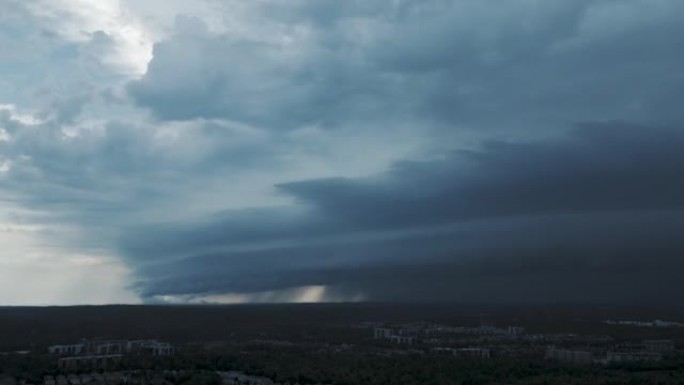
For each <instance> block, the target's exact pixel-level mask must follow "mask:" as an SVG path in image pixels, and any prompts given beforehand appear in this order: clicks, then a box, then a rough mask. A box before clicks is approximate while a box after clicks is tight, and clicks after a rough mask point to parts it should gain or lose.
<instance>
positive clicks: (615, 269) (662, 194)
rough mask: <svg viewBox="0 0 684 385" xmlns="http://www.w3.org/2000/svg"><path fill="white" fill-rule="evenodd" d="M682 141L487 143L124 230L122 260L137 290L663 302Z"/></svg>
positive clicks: (676, 264) (676, 137) (611, 127)
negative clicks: (287, 205)
mask: <svg viewBox="0 0 684 385" xmlns="http://www.w3.org/2000/svg"><path fill="white" fill-rule="evenodd" d="M682 146H684V135H683V134H682V132H681V131H679V130H673V129H662V128H647V127H642V126H635V125H629V124H624V123H606V124H585V125H581V126H580V127H578V128H576V129H574V130H572V131H571V132H570V133H569V135H567V136H566V137H564V138H562V139H556V140H548V141H536V142H523V143H505V142H487V143H484V144H483V145H482V147H481V148H480V149H478V150H475V151H465V152H454V153H450V154H447V155H446V156H445V157H444V158H443V159H440V160H435V161H427V162H404V163H399V164H397V165H395V167H394V168H393V169H392V170H390V171H388V172H386V173H383V174H381V175H377V176H375V177H370V178H363V179H321V180H311V181H303V182H296V183H289V184H285V185H282V186H281V190H282V191H283V193H286V194H288V195H291V196H294V197H295V198H297V200H298V201H299V202H300V204H301V206H302V208H301V209H300V210H274V209H271V210H258V211H243V212H230V213H225V214H224V215H221V216H219V217H217V218H213V219H210V220H207V221H204V222H203V223H199V224H191V225H190V224H181V225H172V224H169V225H165V226H159V227H149V228H140V229H135V230H134V231H131V232H130V233H128V234H127V236H125V237H124V238H123V239H122V243H121V247H122V253H123V254H124V255H126V256H127V257H128V258H130V261H131V263H132V264H133V265H134V266H137V268H138V273H139V274H140V278H141V281H140V286H139V289H140V290H141V293H142V294H143V295H145V296H150V297H153V296H160V295H183V294H194V295H209V294H217V293H244V292H247V293H249V292H260V291H274V290H281V289H287V288H292V287H301V286H312V285H323V286H328V287H330V293H332V294H331V295H335V296H339V297H344V296H345V295H347V296H348V297H353V296H355V295H358V294H359V293H362V294H363V295H364V296H365V297H366V298H369V299H379V300H387V299H404V300H405V299H412V300H419V299H422V300H428V299H442V300H444V299H451V300H455V299H458V300H468V299H471V300H487V299H492V300H497V301H526V300H530V301H540V300H554V299H556V300H576V301H580V300H589V301H610V300H619V301H627V300H629V299H630V298H631V299H634V300H635V301H636V300H638V301H643V300H655V299H658V298H659V299H660V300H664V301H665V300H672V299H673V298H675V296H674V295H672V294H667V293H673V292H671V291H669V290H672V287H671V286H669V285H673V284H675V282H677V280H676V279H675V278H676V277H675V276H673V275H672V274H671V272H672V271H673V269H677V268H681V267H682V261H681V260H680V258H679V256H680V255H681V252H682V251H684V244H682V242H681V240H680V239H679V238H680V237H679V235H678V229H679V228H680V226H681V225H682V224H683V223H682V221H683V219H682V215H681V214H682V210H683V209H684V200H683V199H682V196H684V195H683V194H684V183H682V182H681V178H679V177H678V176H679V175H681V174H682V172H684V168H683V167H684V157H683V155H682V152H681V151H680V149H681V148H682ZM635 280H639V281H641V282H644V283H647V284H648V285H647V287H648V289H647V290H646V289H643V286H640V287H641V289H638V288H636V287H633V282H634V281H635ZM551 283H553V284H554V286H553V287H550V288H544V286H545V285H547V284H551ZM604 284H605V285H607V289H606V290H605V291H603V292H601V293H598V294H597V293H596V290H598V289H600V288H601V285H604ZM582 285H583V286H582ZM506 286H511V287H515V288H517V289H511V290H505V287H506ZM580 286H581V287H580ZM677 287H679V286H677ZM542 289H543V290H542ZM592 296H594V297H592Z"/></svg>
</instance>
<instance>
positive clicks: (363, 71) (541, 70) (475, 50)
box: [129, 0, 684, 129]
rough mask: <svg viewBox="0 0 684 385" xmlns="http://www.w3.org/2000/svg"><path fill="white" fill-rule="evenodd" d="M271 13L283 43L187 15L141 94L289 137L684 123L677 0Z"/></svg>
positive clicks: (268, 24)
mask: <svg viewBox="0 0 684 385" xmlns="http://www.w3.org/2000/svg"><path fill="white" fill-rule="evenodd" d="M611 4H612V3H611ZM613 8H616V9H613ZM260 9H261V10H262V12H260V13H259V18H258V19H256V20H258V22H259V25H260V26H261V28H263V29H265V30H267V31H273V34H272V35H269V36H266V37H264V36H263V35H262V34H254V35H252V36H250V35H246V36H245V35H242V34H239V35H233V34H230V33H210V32H208V30H207V29H206V28H204V27H203V26H202V24H201V22H200V21H199V20H188V19H186V18H182V19H180V20H179V21H178V23H177V26H176V31H177V32H176V34H175V35H173V36H171V37H170V38H169V39H167V40H165V41H163V42H160V43H158V44H156V45H155V48H154V59H153V60H152V62H151V65H150V68H149V71H148V72H147V73H146V74H145V76H144V77H143V78H142V79H141V80H139V81H136V82H134V83H132V84H131V85H130V87H129V91H130V94H131V96H132V97H133V98H134V100H135V101H136V102H137V103H138V104H139V105H141V106H144V107H147V108H149V109H150V110H151V111H152V112H153V113H155V115H156V116H158V117H159V118H162V119H170V120H179V119H180V120H183V119H192V118H197V117H211V118H216V117H223V118H229V119H234V120H240V121H248V122H252V123H255V124H261V125H265V126H268V127H272V128H278V129H290V128H293V127H298V126H302V125H311V124H318V125H322V126H326V127H335V126H338V125H344V124H349V123H350V122H352V123H353V122H357V121H359V120H366V121H368V120H373V119H382V121H385V122H386V121H387V120H389V119H388V117H389V116H393V117H396V118H400V119H415V120H418V119H422V120H428V121H430V124H448V125H452V124H470V125H475V126H477V127H478V128H483V127H490V128H491V127H492V126H498V125H500V124H502V122H508V124H518V125H520V124H534V125H545V124H550V123H552V122H557V121H559V120H565V121H567V119H568V116H572V117H573V119H574V120H575V121H585V120H597V119H598V120H603V119H614V118H620V119H624V120H630V121H640V122H647V121H651V120H658V121H660V122H662V123H672V122H674V121H681V118H682V116H681V115H680V113H679V112H678V109H676V108H674V106H673V105H672V104H671V103H668V102H665V103H663V102H664V101H666V100H675V95H677V94H679V92H681V89H682V88H681V79H679V78H678V77H677V75H676V70H675V68H677V67H679V66H681V65H682V64H684V63H683V61H684V56H683V55H681V54H679V52H681V50H679V49H678V44H679V43H678V41H677V40H676V39H672V38H669V37H670V36H673V34H674V35H676V34H678V33H680V32H682V31H681V30H680V29H681V24H680V23H679V22H678V17H677V15H678V14H680V11H682V9H681V5H680V4H677V3H675V2H673V1H661V2H659V3H658V4H657V5H655V6H654V5H650V3H649V5H646V4H645V3H643V2H641V1H636V0H635V1H629V2H624V3H621V5H620V6H617V5H615V6H611V5H610V4H608V3H607V2H601V1H581V2H566V3H562V4H559V3H549V2H539V1H525V2H518V3H510V4H507V5H505V6H501V7H493V6H492V5H491V4H489V3H486V2H484V3H483V2H472V1H447V2H445V1H427V2H411V1H400V2H391V3H390V2H375V1H371V2H365V3H364V6H354V4H349V3H345V4H335V3H332V2H327V1H323V2H311V1H298V2H293V3H292V4H291V3H288V4H287V5H284V4H274V3H270V2H266V4H261V8H260ZM264 15H266V16H264ZM188 25H195V28H188V27H187V26H188ZM607 73H610V75H609V76H606V74H607ZM422 123H424V122H422Z"/></svg>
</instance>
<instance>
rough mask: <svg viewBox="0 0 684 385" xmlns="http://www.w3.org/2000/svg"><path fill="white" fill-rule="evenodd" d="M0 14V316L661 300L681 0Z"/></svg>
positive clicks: (238, 5) (681, 82)
mask: <svg viewBox="0 0 684 385" xmlns="http://www.w3.org/2000/svg"><path fill="white" fill-rule="evenodd" d="M0 9H2V12H0V305H30V304H43V305H45V304H56V305H64V304H82V303H89V304H100V303H205V302H218V303H236V302H237V303H241V302H274V301H277V302H279V301H296V302H315V301H364V300H366V301H395V300H403V301H460V302H497V303H499V302H503V303H549V302H581V303H654V302H662V303H671V302H674V301H676V300H680V299H681V298H680V297H681V296H680V294H681V293H682V292H684V280H682V279H681V271H682V269H683V268H684V236H682V231H683V230H684V126H683V125H682V124H683V123H684V108H682V100H684V71H683V70H682V68H684V38H682V36H684V23H682V19H683V18H684V2H682V1H681V0H570V1H549V0H510V1H503V0H344V1H342V0H288V1H279V0H250V1H244V0H98V1H91V0H0Z"/></svg>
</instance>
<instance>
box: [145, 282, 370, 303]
mask: <svg viewBox="0 0 684 385" xmlns="http://www.w3.org/2000/svg"><path fill="white" fill-rule="evenodd" d="M364 299H365V298H364V296H363V295H361V294H357V295H355V296H353V297H349V298H342V297H337V296H335V297H333V296H330V295H329V291H328V287H327V286H324V285H313V286H302V287H296V288H291V289H284V290H274V291H264V292H258V293H241V294H213V295H158V296H154V297H152V300H151V301H152V302H157V303H162V304H168V305H239V304H269V303H334V302H361V301H363V300H364Z"/></svg>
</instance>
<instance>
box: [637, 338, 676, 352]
mask: <svg viewBox="0 0 684 385" xmlns="http://www.w3.org/2000/svg"><path fill="white" fill-rule="evenodd" d="M643 345H644V349H645V350H646V351H647V352H649V353H669V352H672V351H674V343H673V342H672V341H670V340H645V341H643Z"/></svg>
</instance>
